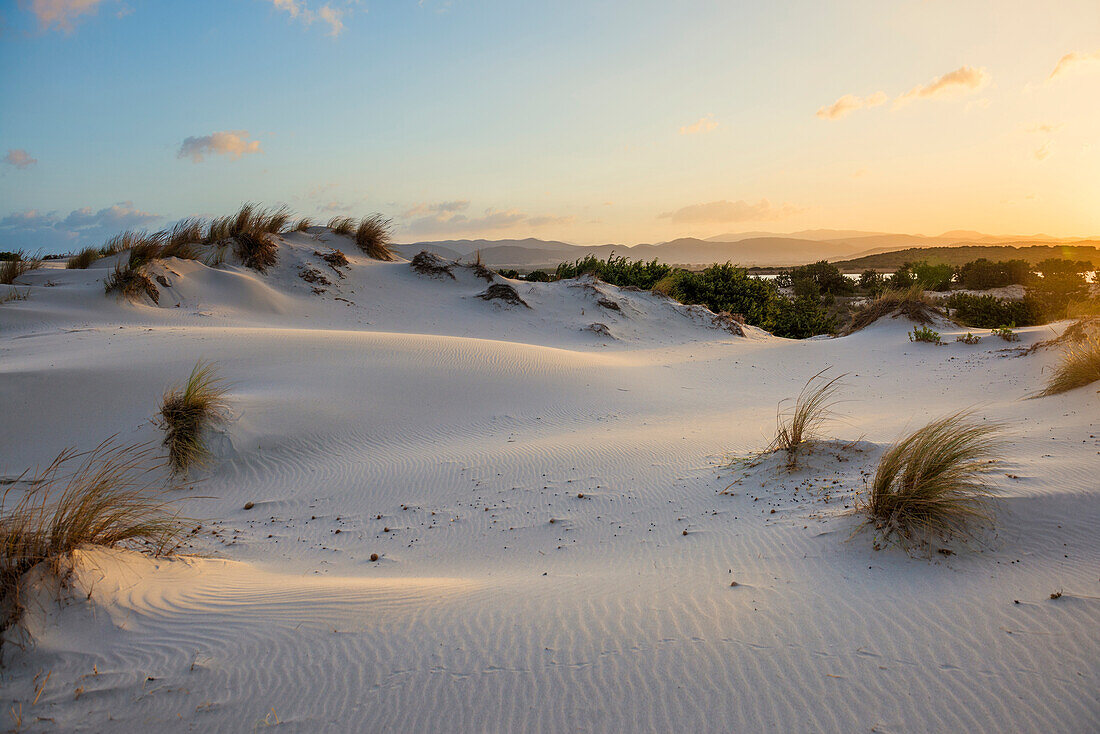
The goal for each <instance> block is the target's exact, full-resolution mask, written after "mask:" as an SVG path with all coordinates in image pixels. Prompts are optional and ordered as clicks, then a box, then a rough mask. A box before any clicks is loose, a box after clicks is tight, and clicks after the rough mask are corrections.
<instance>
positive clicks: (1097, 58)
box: [1047, 51, 1100, 81]
mask: <svg viewBox="0 0 1100 734" xmlns="http://www.w3.org/2000/svg"><path fill="white" fill-rule="evenodd" d="M1096 62H1100V51H1093V52H1092V53H1091V54H1079V53H1077V52H1076V51H1075V52H1073V53H1068V54H1066V55H1065V56H1063V57H1062V58H1060V59H1058V63H1057V64H1055V66H1054V71H1052V72H1050V76H1048V77H1047V81H1051V80H1053V79H1054V78H1055V77H1058V76H1061V75H1062V74H1065V73H1066V72H1067V71H1068V70H1069V69H1071V68H1073V67H1075V66H1078V65H1080V64H1093V63H1096Z"/></svg>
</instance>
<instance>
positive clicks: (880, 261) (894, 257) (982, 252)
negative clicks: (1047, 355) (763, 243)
mask: <svg viewBox="0 0 1100 734" xmlns="http://www.w3.org/2000/svg"><path fill="white" fill-rule="evenodd" d="M1098 245H1100V240H1078V241H1077V242H1075V243H1074V244H1072V245H1024V246H1014V245H962V246H957V247H910V248H907V249H904V250H891V251H889V252H878V253H875V254H871V255H864V256H862V257H856V258H849V259H847V260H833V263H834V264H835V265H836V266H837V267H838V268H840V269H841V270H845V271H849V272H858V271H862V270H891V271H892V270H896V269H897V268H899V267H901V266H902V265H903V264H905V263H906V262H916V261H918V260H925V261H927V262H930V263H937V264H938V263H946V264H947V265H962V264H963V263H968V262H970V261H971V260H977V259H979V258H983V257H984V258H986V259H987V260H994V261H997V260H1026V261H1027V262H1029V263H1031V264H1032V265H1034V264H1035V263H1038V262H1041V261H1043V260H1046V259H1047V258H1051V257H1059V258H1065V259H1067V260H1085V261H1087V262H1091V263H1092V264H1093V265H1096V266H1097V267H1100V248H1098Z"/></svg>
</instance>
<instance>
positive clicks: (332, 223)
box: [328, 217, 355, 237]
mask: <svg viewBox="0 0 1100 734" xmlns="http://www.w3.org/2000/svg"><path fill="white" fill-rule="evenodd" d="M328 228H329V229H331V230H332V233H333V234H340V235H344V236H347V237H350V236H351V235H352V234H354V233H355V219H353V218H352V217H333V218H332V219H330V220H328Z"/></svg>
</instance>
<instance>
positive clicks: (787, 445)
mask: <svg viewBox="0 0 1100 734" xmlns="http://www.w3.org/2000/svg"><path fill="white" fill-rule="evenodd" d="M828 370H829V368H828V367H826V368H825V369H823V370H821V372H818V373H817V374H816V375H814V376H813V377H811V378H810V379H809V380H807V381H806V384H805V385H804V386H803V388H802V390H801V392H799V393H798V397H797V398H796V399H795V402H794V407H793V408H791V409H790V410H787V411H784V410H783V408H782V405H783V404H782V403H780V407H779V408H778V409H777V410H776V416H775V423H776V430H775V438H774V439H772V442H771V444H770V445H769V446H768V451H786V452H787V460H788V462H789V463H791V464H794V463H795V460H796V458H797V456H798V451H799V449H800V448H802V447H803V446H804V445H805V444H807V443H809V442H810V441H813V440H814V439H815V438H817V430H818V429H819V428H820V427H821V426H822V424H824V423H825V422H826V421H828V420H829V419H830V418H832V417H833V412H832V408H833V406H834V405H836V404H837V401H836V400H834V399H833V396H834V395H835V394H836V391H837V390H839V389H840V388H841V387H843V383H842V382H841V380H842V379H843V378H844V377H845V375H837V376H836V377H834V378H832V379H825V377H824V375H825V373H826V372H827V371H828Z"/></svg>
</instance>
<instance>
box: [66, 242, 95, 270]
mask: <svg viewBox="0 0 1100 734" xmlns="http://www.w3.org/2000/svg"><path fill="white" fill-rule="evenodd" d="M99 258H100V254H99V248H98V247H85V248H84V249H83V250H81V251H80V252H78V253H76V254H75V255H73V256H72V257H70V258H69V261H68V262H67V263H65V268H66V269H68V270H87V269H88V268H89V267H91V265H92V263H94V262H95V261H96V260H98V259H99Z"/></svg>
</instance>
